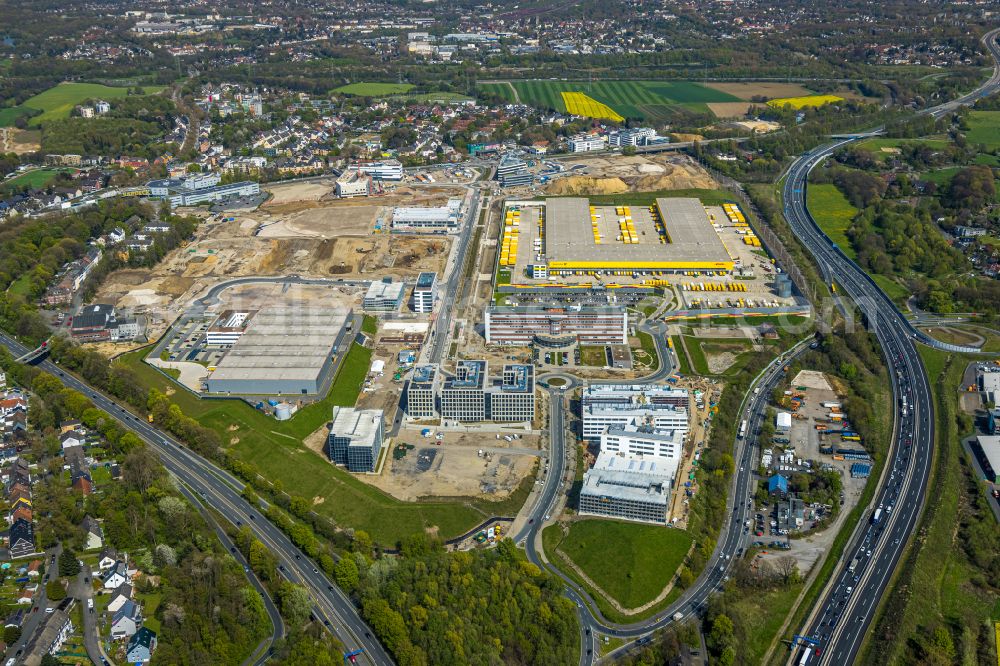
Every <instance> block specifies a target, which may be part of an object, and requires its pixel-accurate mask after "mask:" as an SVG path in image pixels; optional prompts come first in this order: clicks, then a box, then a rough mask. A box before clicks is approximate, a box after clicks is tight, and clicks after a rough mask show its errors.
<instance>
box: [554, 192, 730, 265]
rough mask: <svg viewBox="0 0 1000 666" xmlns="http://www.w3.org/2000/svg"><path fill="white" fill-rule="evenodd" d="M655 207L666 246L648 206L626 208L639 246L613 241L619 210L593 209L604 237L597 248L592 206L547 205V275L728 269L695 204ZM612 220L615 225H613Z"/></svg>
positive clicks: (669, 202)
mask: <svg viewBox="0 0 1000 666" xmlns="http://www.w3.org/2000/svg"><path fill="white" fill-rule="evenodd" d="M656 207H657V209H658V210H659V213H660V219H661V220H662V221H663V224H664V228H665V230H666V235H667V239H668V242H666V243H661V242H660V238H659V234H658V233H657V232H656V228H655V223H654V222H653V217H652V214H651V213H650V212H649V209H648V207H646V206H629V208H630V209H631V212H632V222H633V224H634V226H635V228H636V231H637V232H639V237H640V239H641V240H640V242H637V243H629V244H626V243H623V242H621V241H617V240H616V236H615V235H616V234H617V232H618V218H620V217H622V216H620V215H618V214H617V213H616V211H615V209H616V208H617V206H615V205H613V204H609V205H603V204H602V205H595V206H594V208H595V209H596V210H595V214H597V215H600V216H601V217H600V218H599V220H598V226H599V228H601V229H602V231H603V234H604V239H603V241H602V242H601V243H600V244H598V243H596V242H595V240H594V235H593V233H592V231H591V222H592V219H591V212H590V201H589V200H588V199H585V198H583V197H565V198H551V199H547V200H546V202H545V257H546V259H547V264H548V267H549V268H550V269H553V268H555V269H559V268H578V269H587V268H591V269H601V268H625V269H627V268H666V269H676V268H693V269H697V268H701V269H705V268H709V269H711V268H718V269H725V270H728V269H731V268H732V266H733V258H732V257H731V256H730V254H729V251H728V250H727V249H726V246H725V244H724V243H723V242H722V239H721V238H719V234H718V233H717V232H716V231H715V228H714V227H713V226H712V222H711V220H710V219H709V217H708V213H706V212H705V207H704V206H703V205H702V203H701V202H700V201H699V200H698V199H694V198H684V197H682V198H658V199H657V200H656ZM611 218H614V221H613V222H612V221H611Z"/></svg>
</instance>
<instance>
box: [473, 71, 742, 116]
mask: <svg viewBox="0 0 1000 666" xmlns="http://www.w3.org/2000/svg"><path fill="white" fill-rule="evenodd" d="M479 86H480V88H481V89H482V90H483V91H485V92H489V93H492V94H495V95H499V96H500V97H502V98H504V99H505V100H507V101H509V102H521V103H522V104H530V105H532V106H535V107H538V108H541V109H551V110H553V111H559V112H560V113H571V111H569V110H568V109H567V108H566V102H565V100H564V99H563V93H582V94H584V95H586V96H587V97H589V98H591V99H593V100H594V101H596V102H599V103H601V104H604V105H607V106H608V107H610V108H611V109H612V110H613V111H614V112H615V113H617V114H618V115H620V116H624V117H625V118H635V119H637V120H646V121H649V122H660V121H664V120H666V119H668V118H670V117H672V116H673V115H675V114H676V112H677V111H678V110H684V109H686V110H688V111H695V112H699V113H708V107H707V106H706V104H707V103H709V102H738V101H740V99H739V98H738V97H736V96H734V95H730V94H729V93H727V92H723V91H721V90H713V89H712V88H708V87H706V86H703V85H701V84H699V83H693V82H691V81H593V82H589V81H550V80H547V79H545V80H541V79H538V80H523V81H497V82H491V83H481V84H479ZM515 93H516V94H515Z"/></svg>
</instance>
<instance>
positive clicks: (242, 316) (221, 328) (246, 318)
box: [205, 310, 257, 346]
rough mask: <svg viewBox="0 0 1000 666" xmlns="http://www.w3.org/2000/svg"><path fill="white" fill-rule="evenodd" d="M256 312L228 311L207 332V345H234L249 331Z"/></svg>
mask: <svg viewBox="0 0 1000 666" xmlns="http://www.w3.org/2000/svg"><path fill="white" fill-rule="evenodd" d="M256 313H257V311H256V310H243V311H237V310H226V311H225V312H223V313H222V314H220V315H219V316H218V317H217V318H216V320H215V321H214V322H212V325H211V326H209V327H208V330H207V331H205V344H208V345H215V346H223V345H234V344H236V342H237V341H238V340H239V339H240V337H241V336H242V335H243V333H244V332H245V331H246V330H247V326H249V325H250V320H251V319H253V316H254V315H255V314H256Z"/></svg>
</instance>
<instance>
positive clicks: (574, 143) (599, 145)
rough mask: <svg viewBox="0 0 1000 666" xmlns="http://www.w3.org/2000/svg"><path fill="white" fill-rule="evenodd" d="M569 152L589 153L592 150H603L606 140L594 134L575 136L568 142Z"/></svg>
mask: <svg viewBox="0 0 1000 666" xmlns="http://www.w3.org/2000/svg"><path fill="white" fill-rule="evenodd" d="M568 144H569V152H571V153H589V152H591V151H594V150H604V149H605V148H606V147H607V138H605V137H603V136H599V135H596V134H577V135H576V136H574V137H571V138H570V139H569V141H568Z"/></svg>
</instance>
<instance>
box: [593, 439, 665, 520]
mask: <svg viewBox="0 0 1000 666" xmlns="http://www.w3.org/2000/svg"><path fill="white" fill-rule="evenodd" d="M675 474H676V467H674V468H670V465H669V463H664V462H663V461H661V460H658V459H655V458H653V459H650V458H644V457H639V456H626V455H623V454H620V453H606V452H604V451H602V452H601V453H600V455H598V456H597V462H596V463H595V464H594V467H593V469H590V470H588V471H587V472H586V473H585V474H584V475H583V486H582V487H581V489H580V507H579V508H580V513H581V514H582V515H591V516H606V517H608V518H620V519H623V520H632V521H635V522H641V523H654V524H657V525H665V524H666V523H667V510H668V508H669V505H670V492H671V487H672V485H673V482H674V475H675Z"/></svg>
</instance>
